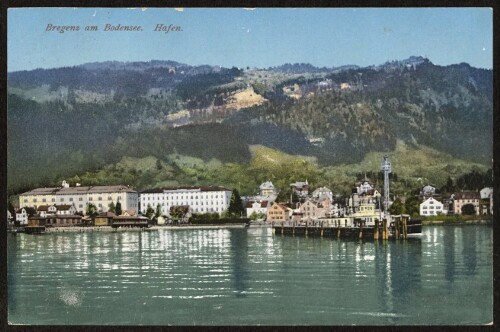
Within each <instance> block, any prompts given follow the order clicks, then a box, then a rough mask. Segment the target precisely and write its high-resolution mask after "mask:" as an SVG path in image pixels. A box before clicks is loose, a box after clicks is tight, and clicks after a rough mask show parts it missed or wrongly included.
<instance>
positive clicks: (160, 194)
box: [139, 187, 232, 215]
mask: <svg viewBox="0 0 500 332" xmlns="http://www.w3.org/2000/svg"><path fill="white" fill-rule="evenodd" d="M231 195H232V192H231V190H229V189H226V188H223V187H176V188H165V189H150V190H145V191H143V192H141V193H140V194H139V200H140V212H141V213H142V214H145V213H146V210H147V208H148V205H150V206H151V207H152V208H153V209H155V210H156V207H157V206H158V204H160V206H161V209H162V212H163V214H164V215H170V207H172V206H189V212H190V213H207V212H217V213H218V214H221V213H222V212H224V211H225V210H227V209H228V208H229V203H230V202H231Z"/></svg>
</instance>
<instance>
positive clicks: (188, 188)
mask: <svg viewBox="0 0 500 332" xmlns="http://www.w3.org/2000/svg"><path fill="white" fill-rule="evenodd" d="M166 191H179V192H181V191H231V190H230V189H227V188H224V187H219V186H201V187H195V186H184V187H168V188H154V189H146V190H143V191H141V194H155V193H164V192H166Z"/></svg>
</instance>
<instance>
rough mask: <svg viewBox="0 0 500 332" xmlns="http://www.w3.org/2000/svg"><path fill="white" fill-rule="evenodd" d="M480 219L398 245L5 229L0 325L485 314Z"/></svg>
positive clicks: (207, 233)
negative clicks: (3, 321) (2, 318)
mask: <svg viewBox="0 0 500 332" xmlns="http://www.w3.org/2000/svg"><path fill="white" fill-rule="evenodd" d="M492 233H493V232H492V226H491V225H467V226H424V229H423V235H422V236H421V237H420V238H416V239H409V240H406V241H402V240H400V241H386V242H382V241H380V242H373V241H366V242H362V241H349V240H338V239H328V238H304V237H291V236H285V237H283V236H281V235H275V236H273V235H272V232H271V230H270V229H266V228H249V229H190V230H168V229H165V230H158V231H147V232H139V231H137V232H134V231H132V232H116V233H100V232H96V233H64V234H62V233H59V234H45V235H39V236H36V235H27V234H18V235H17V236H14V235H12V234H8V235H7V237H8V315H9V316H8V319H9V322H10V323H11V324H44V325H59V324H72V325H74V324H76V325H86V324H91V325H103V324H112V325H353V324H356V325H415V324H424V325H434V324H438V325H440V324H447V325H454V324H487V323H490V322H492V320H493V310H492V306H493V304H492V303H493V277H492V273H493V272H492V271H493V257H492V256H493V254H492V252H493V234H492Z"/></svg>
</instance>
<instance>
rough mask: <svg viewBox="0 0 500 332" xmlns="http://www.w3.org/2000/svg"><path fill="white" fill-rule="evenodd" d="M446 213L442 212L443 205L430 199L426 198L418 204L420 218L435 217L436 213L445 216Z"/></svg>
mask: <svg viewBox="0 0 500 332" xmlns="http://www.w3.org/2000/svg"><path fill="white" fill-rule="evenodd" d="M447 212H448V211H444V210H443V203H441V202H439V201H437V200H435V199H434V198H432V197H429V198H427V199H426V200H425V201H423V202H422V203H421V204H420V215H421V216H436V215H437V214H438V213H443V214H446V213H447Z"/></svg>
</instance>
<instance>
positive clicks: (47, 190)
mask: <svg viewBox="0 0 500 332" xmlns="http://www.w3.org/2000/svg"><path fill="white" fill-rule="evenodd" d="M59 189H61V188H36V189H32V190H30V191H27V192H25V193H22V194H21V196H28V195H50V194H55V193H56V192H57V191H58V190H59Z"/></svg>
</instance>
